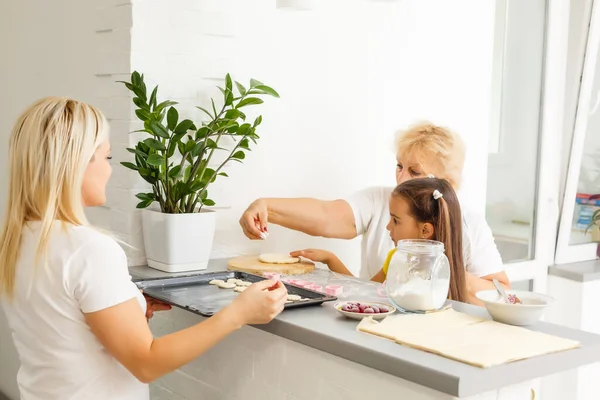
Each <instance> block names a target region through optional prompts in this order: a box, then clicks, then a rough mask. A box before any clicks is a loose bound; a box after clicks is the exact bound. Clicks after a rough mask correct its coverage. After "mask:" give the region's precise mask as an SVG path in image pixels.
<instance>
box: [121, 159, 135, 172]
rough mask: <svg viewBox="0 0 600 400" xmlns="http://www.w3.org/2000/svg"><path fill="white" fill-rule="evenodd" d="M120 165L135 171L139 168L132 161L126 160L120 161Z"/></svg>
mask: <svg viewBox="0 0 600 400" xmlns="http://www.w3.org/2000/svg"><path fill="white" fill-rule="evenodd" d="M121 165H122V166H124V167H126V168H129V169H132V170H134V171H137V170H138V169H139V168H138V166H137V165H135V164H134V163H130V162H127V161H123V162H122V163H121Z"/></svg>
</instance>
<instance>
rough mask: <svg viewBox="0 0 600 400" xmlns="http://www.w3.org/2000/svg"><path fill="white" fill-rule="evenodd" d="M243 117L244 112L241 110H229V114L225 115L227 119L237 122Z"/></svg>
mask: <svg viewBox="0 0 600 400" xmlns="http://www.w3.org/2000/svg"><path fill="white" fill-rule="evenodd" d="M241 116H242V112H241V111H240V110H236V109H235V108H232V109H231V110H227V112H226V113H225V119H231V120H236V119H238V118H239V117H241Z"/></svg>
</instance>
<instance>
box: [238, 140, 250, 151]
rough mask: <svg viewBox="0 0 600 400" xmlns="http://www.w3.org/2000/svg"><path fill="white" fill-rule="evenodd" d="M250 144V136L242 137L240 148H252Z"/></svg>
mask: <svg viewBox="0 0 600 400" xmlns="http://www.w3.org/2000/svg"><path fill="white" fill-rule="evenodd" d="M249 145H250V142H249V140H248V138H244V139H242V141H241V142H240V144H239V146H240V148H242V149H245V150H250V147H249Z"/></svg>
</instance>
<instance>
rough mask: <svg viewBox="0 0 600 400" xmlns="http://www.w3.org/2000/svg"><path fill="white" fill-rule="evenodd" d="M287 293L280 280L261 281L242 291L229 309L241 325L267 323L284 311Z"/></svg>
mask: <svg viewBox="0 0 600 400" xmlns="http://www.w3.org/2000/svg"><path fill="white" fill-rule="evenodd" d="M287 294H288V293H287V289H286V288H285V286H284V285H283V283H281V282H280V281H273V280H265V281H260V282H257V283H254V284H253V285H251V286H248V288H247V289H246V290H244V291H243V292H242V293H240V295H239V296H237V297H236V299H235V300H234V301H233V302H232V303H231V305H230V306H229V307H228V310H227V311H228V312H229V314H230V316H231V317H232V318H233V319H234V320H235V321H238V322H239V325H240V326H241V325H256V324H267V323H269V322H271V320H273V318H275V317H276V316H278V315H279V313H281V312H282V311H283V307H284V306H285V302H286V300H287Z"/></svg>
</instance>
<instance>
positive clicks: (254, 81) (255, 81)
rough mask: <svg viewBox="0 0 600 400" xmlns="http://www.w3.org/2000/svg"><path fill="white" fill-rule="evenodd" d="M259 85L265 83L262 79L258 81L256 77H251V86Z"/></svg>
mask: <svg viewBox="0 0 600 400" xmlns="http://www.w3.org/2000/svg"><path fill="white" fill-rule="evenodd" d="M259 85H264V84H263V83H262V82H261V81H257V80H256V79H250V87H251V88H254V87H256V86H259Z"/></svg>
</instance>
